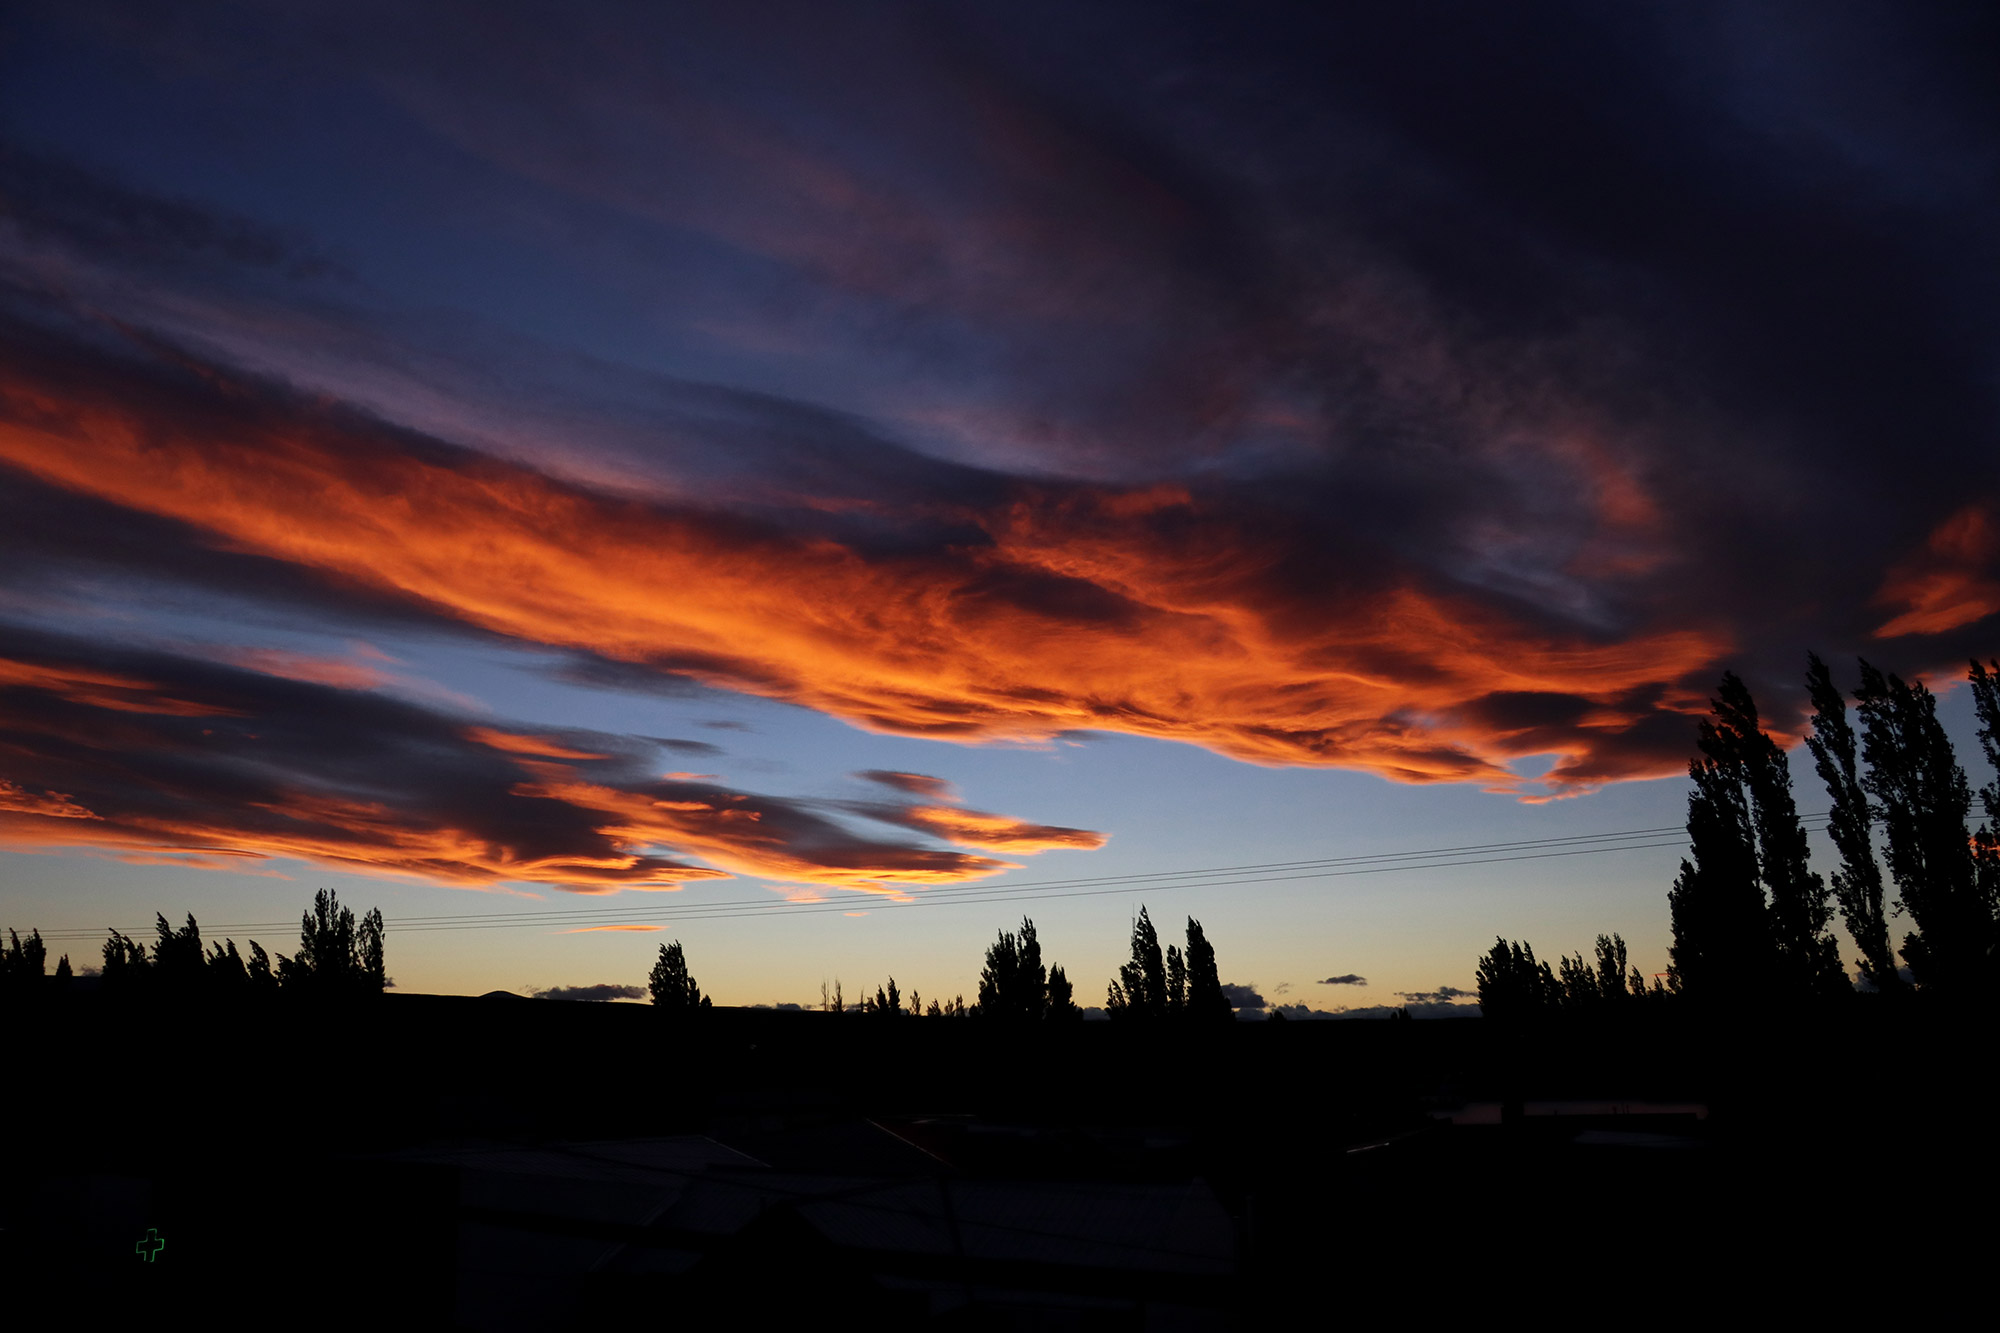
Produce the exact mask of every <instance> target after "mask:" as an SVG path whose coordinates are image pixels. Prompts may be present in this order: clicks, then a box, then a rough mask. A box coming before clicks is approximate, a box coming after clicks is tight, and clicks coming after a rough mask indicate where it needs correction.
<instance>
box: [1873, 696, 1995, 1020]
mask: <svg viewBox="0 0 2000 1333" xmlns="http://www.w3.org/2000/svg"><path fill="white" fill-rule="evenodd" d="M1975 688H1976V684H1975ZM1854 697H1855V700H1856V702H1857V703H1858V704H1859V710H1858V711H1859V712H1860V714H1861V723H1862V739H1861V753H1862V758H1863V759H1865V760H1866V761H1867V764H1868V775H1867V777H1866V778H1864V779H1863V780H1862V785H1863V786H1865V787H1866V788H1867V790H1868V791H1869V793H1870V794H1871V795H1873V796H1874V797H1875V798H1876V800H1877V801H1878V802H1880V814H1881V818H1882V828H1883V833H1884V841H1885V842H1886V843H1887V846H1886V848H1885V851H1886V853H1887V858H1888V862H1889V872H1890V874H1892V875H1893V876H1895V880H1896V888H1897V891H1898V894H1899V895H1900V897H1901V899H1902V906H1903V907H1904V908H1905V909H1906V910H1907V911H1908V912H1909V914H1910V920H1911V921H1912V922H1913V923H1914V924H1915V926H1916V929H1915V930H1913V931H1911V932H1910V933H1908V934H1907V935H1905V936H1904V937H1903V957H1904V958H1905V959H1907V960H1908V961H1909V964H1910V970H1911V972H1912V973H1913V974H1914V975H1915V977H1916V979H1917V981H1918V982H1919V984H1921V985H1924V986H1926V987H1935V988H1937V989H1940V990H1944V991H1948V992H1951V993H1953V994H1957V995H1961V996H1971V995H1973V994H1974V993H1975V992H1976V991H1977V989H1978V988H1979V986H1980V984H1981V982H1982V981H1983V980H1984V978H1985V976H1986V975H1987V974H1988V972H1989V971H1990V968H1991V952H1992V946H1993V942H1994V936H1995V930H1994V911H1993V907H1992V905H1991V904H1989V903H1988V902H1987V901H1986V900H1985V898H1984V897H1983V896H1982V895H1981V893H1980V891H1979V890H1980V885H1979V883H1978V865H1977V862H1976V861H1975V859H1974V852H1973V844H1972V840H1971V838H1970V837H1969V836H1968V834H1967V832H1966V819H1967V817H1968V815H1969V814H1970V813H1971V807H1972V793H1971V789H1970V787H1969V786H1968V785H1967V783H1966V779H1965V770H1964V769H1962V768H1960V767H1959V765H1958V756H1957V755H1956V754H1955V753H1953V751H1952V748H1951V741H1950V740H1949V739H1948V738H1947V737H1946V736H1945V734H1944V728H1943V727H1942V726H1941V725H1939V723H1938V720H1937V701H1936V699H1934V698H1933V697H1932V695H1931V692H1930V691H1929V690H1928V689H1926V688H1925V687H1924V686H1923V684H1922V683H1921V682H1919V683H1917V684H1913V685H1909V684H1905V683H1904V682H1903V681H1902V680H1900V679H1899V678H1897V677H1896V676H1893V675H1890V676H1884V675H1883V673H1882V672H1880V671H1878V670H1876V669H1875V668H1874V667H1872V666H1870V665H1869V664H1868V663H1867V662H1865V661H1864V662H1862V663H1861V688H1860V689H1859V690H1856V691H1855V694H1854Z"/></svg>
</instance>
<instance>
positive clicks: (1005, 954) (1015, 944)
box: [978, 917, 1048, 1023]
mask: <svg viewBox="0 0 2000 1333" xmlns="http://www.w3.org/2000/svg"><path fill="white" fill-rule="evenodd" d="M978 1005H979V1013H980V1015H981V1016H982V1017H985V1018H993V1019H999V1020H1001V1021H1003V1022H1014V1023H1032V1022H1038V1021H1040V1020H1041V1018H1042V1016H1043V1015H1044V1014H1045V1013H1047V1011H1048V973H1047V972H1046V971H1044V970H1043V967H1042V946H1041V942H1040V941H1039V940H1038V939H1037V938H1036V937H1035V923H1034V922H1033V921H1030V920H1029V919H1028V918H1027V917H1022V918H1021V929H1020V933H1019V934H1016V933H1014V932H1013V931H1007V930H1003V931H1001V932H1000V937H999V938H998V939H997V940H995V941H994V942H993V943H992V944H990V945H988V946H987V947H986V965H985V966H984V967H982V968H981V969H980V970H979V999H978Z"/></svg>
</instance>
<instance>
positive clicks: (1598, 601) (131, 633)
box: [0, 0, 2000, 1010]
mask: <svg viewBox="0 0 2000 1333" xmlns="http://www.w3.org/2000/svg"><path fill="white" fill-rule="evenodd" d="M1996 43H2000V11H1996V10H1995V9H1994V8H1993V7H1991V6H1986V5H1973V4H1967V5H1950V4H1927V5H1907V4H1897V5H1891V4H1881V5H1872V4H1869V5H1864V4H1851V5H1850V4H1842V5H1830V4H1825V3H1798V4H1714V5H1709V4H1687V3H1673V4H1666V3H1662V4H1657V5H1625V4H1620V5H1606V4H1599V3H1577V4H1506V5H1491V4H1470V3H1468V4H1421V3H1413V4H1386V3H1385V4H1355V5H1341V6H1305V5H1300V6H1292V5H1260V4H1252V3H1240V4H1163V3H1146V4H1131V5H1116V4H1089V5H1077V4H1073V3H1050V4H1033V3H1009V4H1004V5H992V4H973V3H944V2H942V0H940V2H936V3H912V4H887V3H885V4H869V5H827V4H821V3H801V4H796V5H792V4H763V3H742V2H732V3H728V4H720V3H718V4H699V5H667V6H655V5H630V6H625V5H576V4H548V5H525V4H503V3H486V2H482V3H477V4H474V3H464V4H452V3H423V4H408V3H399V4H380V5H376V4H370V3H365V2H361V0H342V3H339V4H331V3H329V4H311V3H302V4H295V5H283V6H271V5H263V4H258V5H247V4H246V5H241V6H238V5H231V4H225V3H205V4H200V5H188V6H177V5H163V4H158V3H136V2H135V3H132V4H129V5H126V4H102V5H99V4H89V3H75V2H74V0H65V2H64V3H52V4H49V5H46V6H43V5H36V4H11V5H6V6H4V7H0V550H4V564H0V570H4V573H0V846H4V849H5V850H0V928H4V927H7V926H12V927H14V928H16V929H19V930H22V931H25V930H27V929H28V928H29V927H38V928H40V929H41V930H42V932H43V933H44V935H45V936H50V937H51V938H52V939H54V940H56V941H57V943H56V951H57V952H62V951H67V952H68V953H69V954H70V955H71V958H72V960H73V961H74V962H77V963H86V962H88V963H95V962H96V958H97V946H98V944H99V942H101V940H102V938H103V934H104V931H105V929H106V928H108V927H118V928H121V929H125V930H136V929H149V928H150V923H151V921H152V919H153V915H154V913H155V912H156V911H159V912H165V913H166V914H167V915H168V916H169V917H170V918H174V919H176V920H178V919H179V918H180V917H181V916H183V915H185V914H186V913H189V912H192V913H194V914H195V915H196V916H197V917H198V918H199V919H200V920H201V922H202V925H203V928H204V930H205V932H207V933H210V934H215V935H222V934H228V935H231V936H233V937H235V938H237V939H238V941H239V942H242V941H244V940H247V939H249V938H252V937H255V938H257V939H259V940H261V941H262V942H263V943H264V944H265V945H266V946H267V947H269V948H272V949H273V950H276V951H284V952H290V951H291V950H292V948H293V947H294V946H295V945H296V935H297V926H296V921H297V918H298V915H299V912H300V910H301V909H302V908H303V907H304V906H305V905H306V903H307V902H309V900H310V898H311V896H312V892H313V890H314V889H316V888H318V887H321V886H325V887H330V888H333V889H335V890H336V891H337V892H338V893H339V894H340V896H341V898H342V900H343V901H345V902H349V903H351V904H353V905H355V906H356V907H357V908H363V909H365V908H366V907H368V906H377V905H379V906H380V907H381V909H382V911H383V913H384V915H385V916H386V917H387V918H388V919H389V941H388V948H389V971H390V972H391V974H392V975H394V977H395V978H396V981H397V984H398V986H399V987H401V988H403V989H408V990H423V991H448V992H470V993H477V992H482V991H487V990H492V989H510V990H517V991H521V992H523V993H526V992H530V991H534V990H540V989H544V988H549V987H558V986H582V985H596V984H627V985H629V984H635V983H640V982H643V980H644V978H645V975H646V972H647V969H648V967H649V965H650V960H651V959H652V957H653V955H654V954H655V953H656V952H657V950H658V947H659V945H660V944H661V943H663V942H665V941H667V940H671V939H679V940H680V941H681V942H682V943H683V944H684V946H685V948H686V951H687V956H688V960H689V963H690V966H691V968H692V970H693V972H694V974H695V976H696V977H697V978H698V980H699V981H700V983H701V985H702V987H703V988H704V989H705V990H706V991H708V992H709V993H710V995H712V996H713V998H714V1000H715V1002H716V1003H718V1004H751V1003H783V1002H790V1003H807V1004H815V1005H816V1004H817V1003H818V1002H819V995H820V985H821V983H822V981H826V982H828V983H831V982H832V981H833V980H834V979H835V978H839V979H840V981H841V982H842V984H843V987H844V989H845V992H846V994H847V996H848V998H849V999H850V1000H851V999H853V998H854V997H855V996H856V995H857V994H858V993H859V992H860V991H861V990H862V988H863V987H864V986H865V987H866V988H867V989H868V990H870V991H872V990H873V988H874V987H875V985H877V984H878V983H880V982H882V981H883V980H885V979H886V978H887V977H889V976H890V975H892V974H893V975H894V976H895V977H896V978H897V980H898V982H899V984H900V985H901V986H902V988H903V989H904V991H905V992H907V991H909V990H910V989H911V988H915V989H917V990H919V991H921V992H922V994H923V995H924V996H925V998H926V999H928V998H933V997H943V996H949V995H951V994H954V993H963V994H964V995H965V996H966V997H967V999H968V1000H970V999H971V998H972V995H973V992H974V990H975V988H976V984H977V975H978V969H979V964H980V961H981V954H982V951H983V949H984V947H985V945H986V944H987V943H989V942H990V941H991V940H992V939H993V937H994V934H995V932H996V931H997V930H999V929H1001V928H1002V927H1011V926H1013V925H1014V924H1015V923H1017V922H1018V921H1019V919H1020V918H1021V916H1022V915H1023V914H1024V913H1025V914H1027V915H1031V916H1032V917H1033V918H1034V920H1035V922H1036V924H1037V927H1038V930H1039V933H1040V937H1041V940H1042V945H1043V950H1044V954H1045V956H1046V957H1048V958H1049V959H1051V960H1052V961H1056V962H1060V963H1062V964H1063V965H1064V967H1065V968H1066V970H1067V971H1068V972H1069V974H1070V975H1071V977H1072V978H1073V979H1074V980H1075V982H1076V984H1077V990H1078V996H1079V999H1080V1000H1082V1001H1083V1002H1085V1003H1101V1001H1102V995H1103V990H1104V983H1105V980H1106V979H1107V978H1108V977H1109V976H1110V975H1111V974H1112V973H1113V972H1114V971H1115V969H1116V966H1117V964H1118V962H1119V961H1120V960H1121V958H1122V956H1123V954H1124V952H1125V947H1126V945H1125V941H1126V936H1127V934H1128V931H1129V927H1130V921H1131V918H1132V916H1133V914H1134V913H1135V912H1136V911H1137V910H1138V907H1139V905H1140V904H1142V903H1143V904H1145V905H1146V906H1147V907H1148V908H1149V910H1150V913H1151V915H1152V917H1153V919H1154V920H1155V922H1156V923H1158V924H1159V926H1160V927H1161V930H1162V934H1163V937H1164V938H1166V939H1169V940H1177V939H1178V938H1179V934H1180V927H1181V924H1182V922H1183V921H1184V920H1185V918H1186V917H1187V916H1188V915H1190V914H1192V915H1194V916H1196V917H1199V918H1200V919H1201V920H1202V922H1203V924H1204V927H1205V929H1206V931H1207V933H1208V935H1209V937H1210V938H1211V939H1212V940H1213V941H1214V942H1215V944H1216V947H1217V951H1218V954H1219V957H1220V962H1221V967H1222V973H1223V977H1224V979H1225V980H1226V981H1230V982H1233V983H1236V984H1239V985H1244V986H1249V987H1254V988H1255V989H1256V991H1257V992H1258V993H1260V994H1261V995H1263V996H1265V997H1266V998H1268V999H1269V1000H1271V1001H1272V1002H1281V1003H1286V1004H1303V1005H1306V1006H1309V1007H1310V1008H1312V1009H1317V1010H1336V1009H1340V1008H1343V1007H1344V1008H1350V1009H1366V1008H1371V1007H1377V1006H1384V1005H1395V1004H1401V1003H1404V1002H1405V1001H1406V1000H1412V999H1414V1000H1415V1002H1417V1003H1419V1004H1422V1003H1426V1002H1436V1001H1439V1000H1449V999H1452V998H1454V996H1453V994H1452V992H1453V991H1454V990H1469V989H1470V987H1471V986H1472V973H1473V967H1474V963H1475V961H1476V958H1477V956H1478V955H1479V954H1480V953H1481V952H1483V951H1484V950H1485V949H1486V948H1487V947H1489V946H1490V945H1491V943H1492V940H1493V938H1494V936H1496V935H1505V936H1507V937H1509V938H1524V937H1525V938H1527V939H1529V940H1531V941H1532V942H1533V943H1534V945H1535V946H1536V948H1537V950H1538V951H1539V952H1541V953H1543V954H1544V955H1547V956H1550V957H1553V956H1554V955H1556V954H1558V953H1562V952H1570V951H1575V950H1578V949H1588V948H1589V946H1590V942H1591V940H1592V938H1593V937H1594V936H1595V935H1597V934H1598V933H1600V932H1610V931H1614V930H1615V931H1618V932H1620V933H1622V934H1623V935H1624V937H1625V938H1626V940H1627V941H1628V942H1629V943H1630V945H1631V947H1632V951H1633V957H1634V961H1635V962H1636V963H1638V964H1639V965H1640V967H1641V968H1642V969H1643V970H1645V971H1647V972H1658V971H1662V970H1664V968H1665V966H1666V946H1667V910H1666V890H1667V886H1668V884H1669V882H1670V881H1671V879H1672V877H1673V874H1674V871H1675V867H1676V864H1677V862H1678V859H1679V856H1680V841H1679V839H1678V837H1677V835H1676V834H1675V832H1674V830H1676V829H1677V828H1678V826H1679V825H1680V824H1681V823H1682V821H1683V818H1684V814H1685V804H1684V803H1685V798H1686V791H1687V782H1686V780H1685V771H1686V764H1687V760H1688V757H1689V755H1690V754H1691V753H1692V749H1693V739H1694V729H1695V718H1696V717H1697V716H1699V715H1700V714H1701V713H1702V712H1703V711H1704V710H1705V709H1706V706H1707V705H1706V700H1707V696H1708V695H1709V694H1710V693H1711V692H1712V691H1713V690H1714V688H1715V685H1716V682H1717V680H1718V678H1719V676H1720V674H1721V673H1722V672H1723V671H1724V670H1725V669H1734V670H1735V671H1737V672H1738V673H1739V674H1741V675H1742V676H1744V678H1745V679H1746V680H1748V681H1749V682H1750V684H1751V687H1752V689H1753V690H1754V691H1755V693H1756V695H1757V697H1758V699H1759V701H1760V703H1762V704H1763V706H1764V708H1765V712H1766V715H1767V718H1768V719H1769V721H1770V723H1771V725H1772V726H1773V728H1774V730H1775V731H1777V732H1780V733H1782V734H1783V736H1784V737H1785V739H1786V740H1787V743H1789V742H1790V741H1791V740H1793V739H1795V738H1796V734H1797V727H1798V725H1799V709H1800V707H1801V705H1802V703H1803V699H1802V695H1803V675H1804V663H1805V656H1806V653H1807V651H1808V650H1809V649H1811V650H1816V651H1817V652H1819V653H1820V654H1821V655H1822V656H1824V657H1826V658H1827V659H1828V660H1829V661H1831V662H1833V663H1834V664H1835V674H1836V679H1839V680H1841V681H1842V682H1843V683H1845V684H1847V685H1848V686H1850V687H1851V686H1852V684H1853V682H1854V679H1855V667H1854V662H1855V658H1856V656H1857V655H1861V656H1865V657H1866V658H1868V660H1870V661H1871V662H1874V663H1876V664H1877V665H1880V666H1882V667H1884V668H1885V669H1888V670H1893V671H1897V672H1901V673H1904V674H1906V675H1918V676H1922V677H1923V678H1925V679H1927V680H1929V681H1930V682H1931V683H1932V684H1933V687H1934V688H1937V689H1939V690H1940V691H1941V692H1942V693H1943V700H1942V705H1941V706H1942V711H1943V714H1944V716H1945V718H1946V721H1947V724H1948V726H1949V727H1950V729H1951V731H1952V734H1953V735H1954V737H1955V738H1956V739H1957V740H1958V742H1959V749H1960V755H1961V758H1962V760H1963V761H1964V762H1965V763H1966V765H1967V768H1968V771H1969V773H1970V774H1971V775H1972V778H1973V781H1974V782H1975V783H1978V782H1983V781H1985V780H1987V779H1988V777H1989V776H1990V775H1989V774H1988V773H1987V772H1986V770H1985V768H1984V765H1983V763H1982V762H1981V761H1980V760H1979V758H1978V753H1977V747H1976V746H1975V745H1974V744H1973V743H1972V741H1971V735H1972V724H1971V718H1970V713H1971V710H1970V705H1969V702H1968V700H1967V699H1966V698H1965V693H1966V692H1965V691H1964V689H1963V688H1962V687H1960V688H1957V689H1955V690H1954V689H1951V688H1950V687H1951V686H1952V685H1953V683H1954V682H1957V681H1959V680H1962V678H1963V675H1964V671H1965V665H1966V661H1967V659H1968V658H1969V657H1970V656H1972V655H1973V654H1974V653H1978V654H1981V655H1982V656H1985V655H1991V654H1993V653H1994V652H1996V651H2000V432H1996V426H2000V411H1996V408H2000V224H1996V219H2000V83H1996V80H1995V77H1994V73H1993V67H1992V63H1991V58H1990V53H1991V52H1992V51H1993V50H1994V49H1996ZM1794 758H1795V773H1796V774H1797V780H1798V790H1799V797H1800V805H1801V808H1802V809H1804V810H1805V811H1807V812H1814V811H1819V810H1823V809H1824V808H1825V806H1826V798H1825V795H1824V793H1823V792H1822V791H1820V790H1819V789H1818V787H1817V784H1816V782H1815V781H1814V780H1813V778H1812V777H1811V769H1810V765H1809V763H1807V762H1803V760H1802V758H1801V756H1798V755H1795V756H1794ZM1647 830H1652V831H1657V830H1667V832H1666V833H1665V834H1658V833H1656V832H1649V833H1639V834H1638V835H1637V836H1632V837H1622V838H1611V839H1602V840H1599V841H1588V840H1589V839H1598V838H1599V837H1600V835H1611V834H1630V833H1633V832H1634V831H1647ZM1563 839H1571V840H1585V841H1568V842H1560V841H1552V840H1563ZM1814 841H1815V848H1816V855H1817V857H1818V862H1817V864H1818V868H1819V869H1821V870H1822V872H1824V871H1825V870H1827V869H1828V868H1829V866H1830V864H1831V862H1830V853H1829V850H1828V848H1827V845H1826V843H1825V842H1824V840H1823V839H1821V838H1819V837H1818V836H1817V835H1815V840H1814ZM1447 848H1472V849H1487V850H1475V851H1468V852H1457V853H1453V855H1452V856H1451V857H1447V858H1438V857H1414V858H1411V857H1407V856H1405V857H1403V859H1401V860H1394V859H1391V860H1342V861H1339V862H1338V863H1334V862H1333V859H1334V858H1378V857H1394V856H1399V855H1402V854H1406V853H1412V852H1424V851H1431V850H1434V849H1447ZM1454 859H1455V860H1456V861H1458V862H1459V863H1458V864H1444V863H1443V862H1444V861H1450V860H1454ZM1294 863H1315V864H1306V865H1300V864H1294ZM1236 867H1266V868H1264V869H1256V870H1248V871H1241V870H1238V871H1232V872H1231V873H1225V874H1219V875H1218V874H1201V875H1189V874H1185V873H1184V872H1191V871H1210V870H1215V869H1217V868H1236ZM1364 872H1365V873H1364ZM1161 875H1166V876H1169V877H1170V878H1168V879H1166V880H1162V879H1160V878H1158V877H1159V876H1161ZM1175 876H1178V879H1176V878H1172V877H1175ZM1121 877H1132V878H1121ZM538 913H540V914H546V915H535V914H538ZM287 922H290V923H292V924H290V925H286V924H284V923H287ZM1845 952H1846V954H1847V956H1848V957H1849V959H1850V962H1851V961H1852V955H1853V952H1854V951H1853V950H1852V948H1851V947H1847V948H1845Z"/></svg>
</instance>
